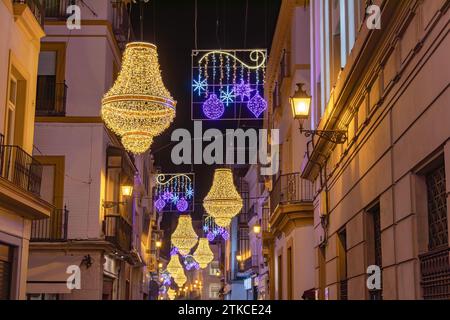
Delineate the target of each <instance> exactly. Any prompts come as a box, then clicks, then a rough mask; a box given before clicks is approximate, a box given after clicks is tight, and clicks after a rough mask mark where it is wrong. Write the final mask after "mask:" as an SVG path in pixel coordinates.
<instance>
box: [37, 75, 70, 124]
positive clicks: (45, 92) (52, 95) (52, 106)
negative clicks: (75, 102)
mask: <svg viewBox="0 0 450 320" xmlns="http://www.w3.org/2000/svg"><path fill="white" fill-rule="evenodd" d="M66 97H67V86H66V84H65V83H56V77H55V76H42V75H41V76H38V79H37V89H36V115H37V116H65V115H66Z"/></svg>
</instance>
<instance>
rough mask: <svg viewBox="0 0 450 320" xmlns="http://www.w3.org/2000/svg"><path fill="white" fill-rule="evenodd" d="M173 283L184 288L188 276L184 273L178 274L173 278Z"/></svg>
mask: <svg viewBox="0 0 450 320" xmlns="http://www.w3.org/2000/svg"><path fill="white" fill-rule="evenodd" d="M172 278H173V281H174V282H175V283H176V284H177V285H178V286H183V285H184V284H185V283H186V281H187V278H186V275H185V274H184V272H183V273H182V274H176V275H174V276H172Z"/></svg>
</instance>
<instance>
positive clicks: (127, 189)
mask: <svg viewBox="0 0 450 320" xmlns="http://www.w3.org/2000/svg"><path fill="white" fill-rule="evenodd" d="M121 189H122V195H123V196H124V197H131V195H132V194H133V186H122V187H121Z"/></svg>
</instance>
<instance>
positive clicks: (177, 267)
mask: <svg viewBox="0 0 450 320" xmlns="http://www.w3.org/2000/svg"><path fill="white" fill-rule="evenodd" d="M166 271H167V272H168V273H170V275H171V276H172V277H174V276H175V275H179V274H184V269H183V266H182V265H181V262H180V258H179V257H178V255H174V256H172V257H171V258H170V261H169V263H168V264H167V267H166Z"/></svg>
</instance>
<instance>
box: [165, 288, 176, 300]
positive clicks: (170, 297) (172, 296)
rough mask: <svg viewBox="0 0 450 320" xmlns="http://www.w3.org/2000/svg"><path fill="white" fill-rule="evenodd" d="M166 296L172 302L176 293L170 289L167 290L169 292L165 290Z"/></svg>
mask: <svg viewBox="0 0 450 320" xmlns="http://www.w3.org/2000/svg"><path fill="white" fill-rule="evenodd" d="M167 296H168V297H169V299H170V300H174V299H175V298H176V297H177V292H176V291H175V290H173V289H172V288H169V290H167Z"/></svg>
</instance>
